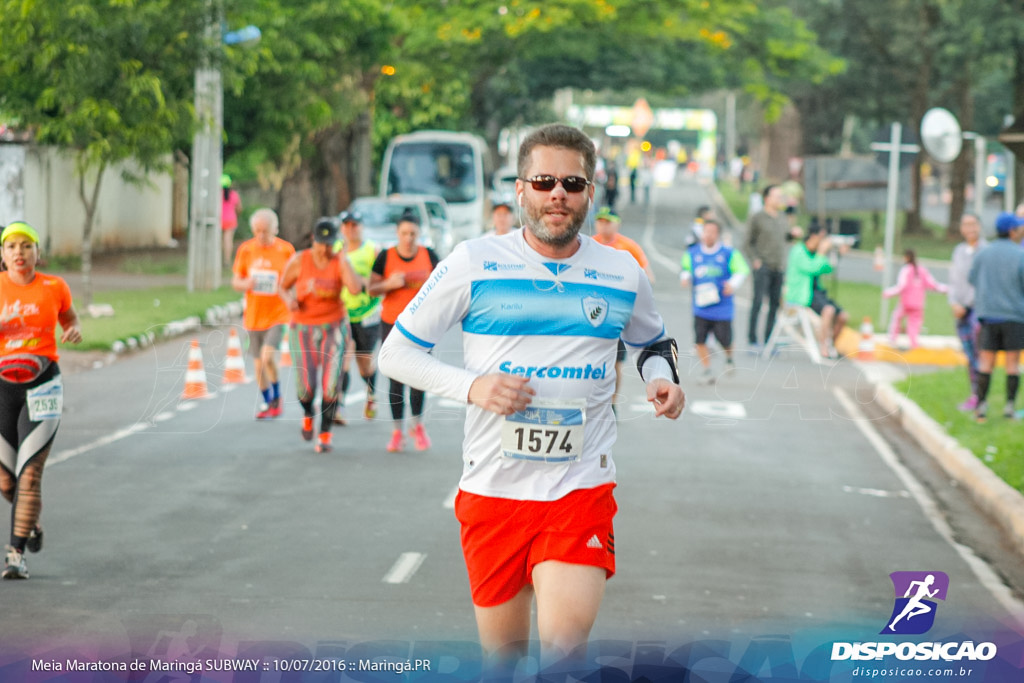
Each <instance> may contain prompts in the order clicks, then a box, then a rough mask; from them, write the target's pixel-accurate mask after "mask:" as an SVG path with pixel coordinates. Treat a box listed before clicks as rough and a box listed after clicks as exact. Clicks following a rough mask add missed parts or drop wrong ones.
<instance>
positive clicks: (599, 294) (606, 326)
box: [462, 279, 636, 339]
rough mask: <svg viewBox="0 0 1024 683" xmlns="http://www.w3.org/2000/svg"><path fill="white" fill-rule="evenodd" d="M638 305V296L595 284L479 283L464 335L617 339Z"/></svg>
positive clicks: (464, 321) (499, 280)
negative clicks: (635, 304) (636, 303)
mask: <svg viewBox="0 0 1024 683" xmlns="http://www.w3.org/2000/svg"><path fill="white" fill-rule="evenodd" d="M635 301H636V294H635V293H634V292H627V291H623V290H620V289H614V288H611V287H603V286H601V285H594V284H584V283H576V282H556V281H554V280H523V279H493V280H477V281H476V282H474V283H473V285H472V296H471V299H470V304H469V312H468V314H467V315H466V318H465V319H464V320H463V321H462V329H463V331H465V332H469V333H472V334H489V335H503V336H504V335H518V336H539V335H549V336H574V337H598V338H601V339H616V338H618V337H619V335H620V334H621V333H622V329H623V328H624V327H625V326H626V324H627V323H628V322H629V318H630V316H631V315H632V312H633V305H634V303H635Z"/></svg>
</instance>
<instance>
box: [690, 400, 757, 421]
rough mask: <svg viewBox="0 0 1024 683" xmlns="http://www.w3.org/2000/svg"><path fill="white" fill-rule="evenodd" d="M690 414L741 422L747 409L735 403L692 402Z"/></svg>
mask: <svg viewBox="0 0 1024 683" xmlns="http://www.w3.org/2000/svg"><path fill="white" fill-rule="evenodd" d="M687 407H688V408H689V409H690V412H691V413H693V414H695V415H700V416H701V417H719V418H723V419H727V420H742V419H744V418H746V417H747V409H746V407H744V405H743V404H742V403H738V402H736V401H694V402H693V403H691V404H690V405H689V406H687Z"/></svg>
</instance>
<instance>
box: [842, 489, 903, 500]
mask: <svg viewBox="0 0 1024 683" xmlns="http://www.w3.org/2000/svg"><path fill="white" fill-rule="evenodd" d="M843 493H857V494H859V495H862V496H874V497H875V498H910V491H907V490H902V491H885V490H883V489H865V488H860V487H857V486H844V487H843Z"/></svg>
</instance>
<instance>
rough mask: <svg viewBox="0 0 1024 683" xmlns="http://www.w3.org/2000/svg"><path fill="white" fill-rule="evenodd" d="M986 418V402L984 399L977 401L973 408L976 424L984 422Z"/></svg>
mask: <svg viewBox="0 0 1024 683" xmlns="http://www.w3.org/2000/svg"><path fill="white" fill-rule="evenodd" d="M987 420H988V403H986V402H985V401H978V405H977V406H975V408H974V421H975V422H977V423H978V424H984V423H985V422H986V421H987Z"/></svg>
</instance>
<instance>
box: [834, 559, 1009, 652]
mask: <svg viewBox="0 0 1024 683" xmlns="http://www.w3.org/2000/svg"><path fill="white" fill-rule="evenodd" d="M889 578H890V579H892V586H893V592H894V594H895V600H894V603H893V607H892V614H891V615H889V620H888V621H887V622H886V625H885V628H883V629H882V630H881V631H880V632H879V633H880V635H920V634H922V633H927V632H928V631H929V630H930V629H931V628H932V625H933V624H934V623H935V613H936V610H937V609H938V603H937V602H936V600H945V599H946V592H947V591H948V590H949V577H948V576H947V575H946V574H945V573H944V572H936V571H930V572H893V573H892V574H890V575H889ZM996 654H997V649H996V646H995V644H994V643H989V642H982V643H975V642H973V641H970V640H967V641H945V642H920V643H917V642H856V643H839V642H836V643H832V661H842V660H854V661H864V660H880V659H883V658H885V657H896V659H899V660H901V661H907V660H918V661H927V660H931V661H936V660H940V659H941V660H943V661H947V662H949V661H959V660H967V661H987V660H990V659H992V658H994V657H995V656H996Z"/></svg>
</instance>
